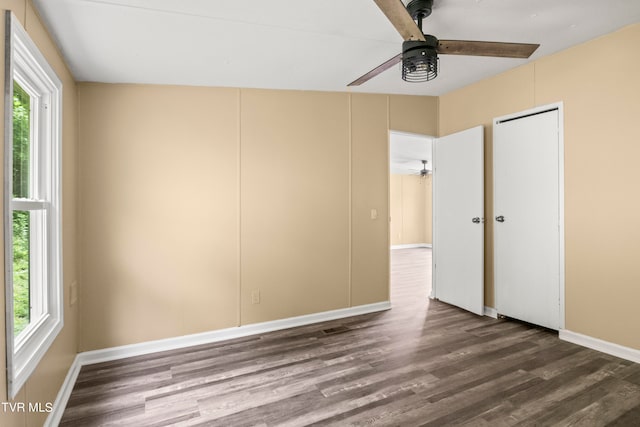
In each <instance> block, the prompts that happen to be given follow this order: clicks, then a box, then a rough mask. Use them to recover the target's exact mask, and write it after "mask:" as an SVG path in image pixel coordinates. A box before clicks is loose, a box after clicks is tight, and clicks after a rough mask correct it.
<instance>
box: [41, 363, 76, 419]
mask: <svg viewBox="0 0 640 427" xmlns="http://www.w3.org/2000/svg"><path fill="white" fill-rule="evenodd" d="M80 368H82V365H81V364H80V358H79V357H78V355H76V357H75V359H73V363H72V364H71V367H70V368H69V371H68V372H67V376H66V377H65V378H64V382H63V383H62V387H60V390H59V391H58V395H57V396H56V400H55V402H53V409H52V410H51V412H50V413H49V416H48V417H47V419H46V420H45V422H44V427H57V426H58V424H60V420H61V419H62V414H63V413H64V409H65V408H66V407H67V402H68V401H69V397H71V391H72V390H73V386H74V385H75V383H76V380H77V379H78V374H79V373H80Z"/></svg>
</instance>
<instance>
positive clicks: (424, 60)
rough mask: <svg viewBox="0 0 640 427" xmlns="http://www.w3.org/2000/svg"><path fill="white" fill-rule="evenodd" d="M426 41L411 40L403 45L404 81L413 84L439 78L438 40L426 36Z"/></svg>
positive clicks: (402, 64)
mask: <svg viewBox="0 0 640 427" xmlns="http://www.w3.org/2000/svg"><path fill="white" fill-rule="evenodd" d="M425 39H426V40H425V41H422V40H417V41H414V40H409V41H405V42H404V43H402V62H401V67H402V80H404V81H406V82H411V83H419V82H426V81H429V80H433V79H435V78H436V77H438V71H439V70H440V60H439V59H438V53H437V52H436V48H437V46H438V39H436V38H435V37H433V36H429V35H425Z"/></svg>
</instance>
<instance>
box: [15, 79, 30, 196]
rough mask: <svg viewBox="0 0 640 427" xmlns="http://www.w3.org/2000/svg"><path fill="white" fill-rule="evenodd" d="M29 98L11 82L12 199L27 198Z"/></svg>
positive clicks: (18, 86)
mask: <svg viewBox="0 0 640 427" xmlns="http://www.w3.org/2000/svg"><path fill="white" fill-rule="evenodd" d="M30 140H31V97H30V96H29V94H28V93H27V92H25V90H24V89H22V87H20V85H19V84H18V82H16V81H15V80H14V81H13V197H14V198H29V197H30V192H29V174H30V163H31V162H30V145H31V141H30Z"/></svg>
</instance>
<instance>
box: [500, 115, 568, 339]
mask: <svg viewBox="0 0 640 427" xmlns="http://www.w3.org/2000/svg"><path fill="white" fill-rule="evenodd" d="M559 125H560V122H559V110H558V108H553V109H550V110H543V111H541V112H533V113H532V112H528V114H525V115H523V116H521V117H518V116H516V117H511V118H507V119H498V120H496V121H495V122H494V135H493V165H494V218H493V221H494V248H495V252H494V255H495V265H494V266H495V286H496V309H497V311H498V313H499V314H501V315H504V316H508V317H512V318H516V319H520V320H524V321H526V322H530V323H534V324H537V325H541V326H545V327H547V328H552V329H559V327H560V287H561V275H562V274H563V271H564V270H563V268H562V265H561V248H562V240H561V237H562V236H561V223H560V221H561V211H560V208H561V205H560V198H561V192H560V184H561V177H560V160H561V158H562V156H561V154H560V147H561V146H560V139H559Z"/></svg>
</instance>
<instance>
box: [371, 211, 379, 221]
mask: <svg viewBox="0 0 640 427" xmlns="http://www.w3.org/2000/svg"><path fill="white" fill-rule="evenodd" d="M371 219H378V210H377V209H371Z"/></svg>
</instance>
